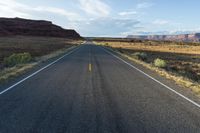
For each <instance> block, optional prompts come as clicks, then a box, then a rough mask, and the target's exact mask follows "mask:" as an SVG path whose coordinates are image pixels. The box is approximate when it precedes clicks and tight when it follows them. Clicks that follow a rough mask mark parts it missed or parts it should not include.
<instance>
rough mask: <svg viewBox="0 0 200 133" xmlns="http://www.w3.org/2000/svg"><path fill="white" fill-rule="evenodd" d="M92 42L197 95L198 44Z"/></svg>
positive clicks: (199, 74) (199, 71)
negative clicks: (108, 48) (106, 47)
mask: <svg viewBox="0 0 200 133" xmlns="http://www.w3.org/2000/svg"><path fill="white" fill-rule="evenodd" d="M95 41H96V42H97V43H98V44H100V45H104V46H108V47H110V48H112V49H114V50H116V51H118V52H119V53H120V54H121V55H123V56H125V57H127V58H129V59H130V60H132V61H134V62H137V63H139V64H142V65H143V66H145V67H147V68H149V69H151V70H153V71H156V72H157V73H159V74H160V75H162V76H164V77H166V78H168V79H172V80H174V81H175V82H176V83H177V84H179V85H181V86H184V87H187V88H190V89H191V90H192V91H193V92H195V94H197V95H199V96H200V43H184V42H171V41H141V40H127V39H124V40H120V41H119V40H117V41H115V40H95ZM105 44H106V45H105Z"/></svg>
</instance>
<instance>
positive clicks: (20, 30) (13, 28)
mask: <svg viewBox="0 0 200 133" xmlns="http://www.w3.org/2000/svg"><path fill="white" fill-rule="evenodd" d="M13 35H25V36H49V37H66V38H81V37H80V35H79V34H78V33H77V32H76V31H75V30H68V29H67V30H66V29H63V28H61V27H59V26H57V25H54V24H53V23H52V22H50V21H44V20H28V19H21V18H0V36H13Z"/></svg>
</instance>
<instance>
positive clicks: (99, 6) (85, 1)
mask: <svg viewBox="0 0 200 133" xmlns="http://www.w3.org/2000/svg"><path fill="white" fill-rule="evenodd" d="M79 2H80V6H81V9H82V10H83V11H85V12H86V13H87V14H90V15H94V16H97V17H105V16H108V15H109V14H110V10H111V8H110V7H109V6H108V5H107V4H106V3H104V2H102V1H100V0H79Z"/></svg>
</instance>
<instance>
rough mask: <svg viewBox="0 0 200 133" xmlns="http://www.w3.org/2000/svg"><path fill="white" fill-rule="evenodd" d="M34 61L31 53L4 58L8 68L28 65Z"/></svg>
mask: <svg viewBox="0 0 200 133" xmlns="http://www.w3.org/2000/svg"><path fill="white" fill-rule="evenodd" d="M31 60H32V57H31V55H30V53H19V54H12V55H11V56H9V57H6V58H4V65H6V66H8V67H12V66H15V65H17V64H24V63H28V62H30V61H31Z"/></svg>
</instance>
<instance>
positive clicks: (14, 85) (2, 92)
mask: <svg viewBox="0 0 200 133" xmlns="http://www.w3.org/2000/svg"><path fill="white" fill-rule="evenodd" d="M80 47H81V46H78V47H77V48H75V49H73V50H72V51H70V52H68V53H67V54H65V55H63V56H62V57H60V58H58V59H56V60H55V61H53V62H51V63H50V64H48V65H46V66H45V67H43V68H41V69H39V70H37V71H36V72H34V73H32V74H31V75H29V76H27V77H26V78H24V79H22V80H20V81H19V82H17V83H15V84H13V85H12V86H10V87H8V88H7V89H4V90H3V91H1V92H0V95H2V94H4V93H6V92H7V91H9V90H11V89H13V88H14V87H16V86H17V85H19V84H21V83H22V82H24V81H26V80H27V79H29V78H31V77H33V76H35V75H36V74H38V73H39V72H41V71H43V70H44V69H46V68H48V67H50V66H52V65H53V64H55V63H57V62H58V61H60V60H61V59H63V58H64V57H66V56H68V55H70V54H72V53H73V52H75V51H76V50H77V49H79V48H80Z"/></svg>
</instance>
